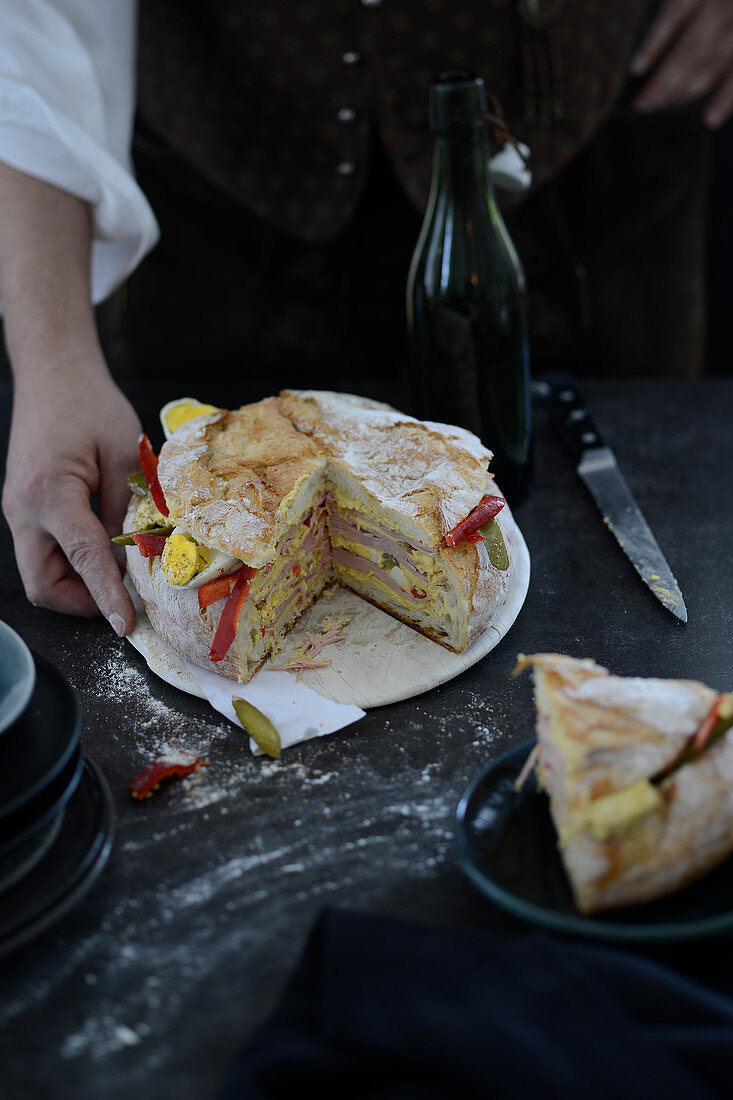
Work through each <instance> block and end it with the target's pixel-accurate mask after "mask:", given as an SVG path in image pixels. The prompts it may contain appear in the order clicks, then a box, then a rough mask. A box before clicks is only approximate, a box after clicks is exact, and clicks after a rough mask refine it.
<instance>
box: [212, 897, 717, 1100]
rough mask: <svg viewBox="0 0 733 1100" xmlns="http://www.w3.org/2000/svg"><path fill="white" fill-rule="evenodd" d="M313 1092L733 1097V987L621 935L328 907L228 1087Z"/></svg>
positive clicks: (450, 1098)
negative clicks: (579, 935) (453, 922)
mask: <svg viewBox="0 0 733 1100" xmlns="http://www.w3.org/2000/svg"><path fill="white" fill-rule="evenodd" d="M710 950H715V946H714V945H713V946H711V947H710ZM717 950H720V951H724V953H725V962H726V964H727V965H728V968H729V969H730V963H729V961H728V956H729V954H730V948H729V942H727V941H724V942H723V943H718V948H717ZM701 957H703V956H701ZM708 957H709V956H708ZM719 969H720V968H718V970H719ZM732 991H733V990H732ZM310 1095H316V1096H319V1097H327V1098H330V1097H338V1098H343V1100H367V1098H368V1100H458V1098H460V1100H470V1098H473V1097H487V1098H488V1097H491V1098H492V1100H500V1098H502V1097H511V1098H512V1100H518V1098H520V1100H521V1098H524V1097H529V1098H531V1100H534V1098H541V1100H547V1098H554V1097H558V1098H559V1097H562V1098H563V1100H570V1098H575V1097H578V1098H583V1100H590V1098H593V1100H599V1098H605V1097H609V1098H610V1097H614V1098H624V1100H629V1098H632V1100H633V1098H636V1097H639V1098H642V1097H643V1098H644V1100H655V1098H656V1097H664V1100H678V1098H679V1100H687V1098H688V1097H689V1098H692V1097H695V1098H697V1100H699V1098H707V1097H711V1098H712V1097H715V1098H717V1097H729V1096H733V998H730V997H728V996H727V995H726V994H725V992H723V991H721V990H720V989H717V990H716V989H713V988H709V987H706V985H704V984H702V983H701V982H700V981H698V980H696V979H695V978H693V977H690V976H689V975H686V974H683V973H681V972H680V971H679V970H677V969H674V968H671V967H668V966H665V965H663V964H662V963H660V962H659V961H658V960H655V959H653V958H650V957H648V956H647V955H645V954H644V953H637V952H634V951H627V950H625V949H622V948H617V947H609V946H605V945H599V944H594V943H591V942H583V941H577V940H565V939H562V938H556V937H554V936H549V935H546V934H543V933H540V932H534V931H529V932H525V931H522V932H521V933H519V934H516V935H506V934H502V935H497V934H484V933H478V932H472V931H467V930H457V929H443V928H434V927H427V926H423V925H417V924H412V923H407V922H403V921H397V920H394V919H391V918H383V917H376V916H368V915H364V914H360V913H355V912H351V911H348V910H340V909H327V910H325V911H324V912H323V914H322V915H321V916H320V918H319V920H318V922H317V924H316V926H315V928H314V930H313V932H312V934H311V936H310V939H309V941H308V943H307V945H306V949H305V951H304V954H303V956H302V959H301V961H300V963H299V965H298V967H297V969H296V971H295V973H294V975H293V977H292V979H291V981H290V982H289V984H288V986H287V988H286V990H285V993H284V996H283V998H282V1001H281V1003H280V1006H279V1007H278V1009H277V1010H276V1012H275V1013H274V1015H273V1016H272V1018H271V1019H270V1020H269V1021H268V1022H267V1023H265V1024H264V1026H262V1027H261V1028H260V1029H259V1031H257V1033H256V1034H255V1035H254V1037H253V1038H252V1040H251V1041H250V1042H249V1043H248V1045H247V1046H246V1048H245V1049H244V1050H243V1052H242V1053H241V1055H240V1057H239V1059H238V1060H237V1062H236V1064H235V1065H234V1067H233V1069H232V1071H231V1073H230V1075H229V1077H228V1079H227V1082H226V1084H225V1086H224V1089H223V1091H222V1092H221V1094H220V1100H244V1098H246V1100H250V1098H251V1100H265V1098H266V1100H281V1098H283V1100H284V1098H288V1100H290V1098H293V1100H295V1098H297V1100H301V1098H303V1097H308V1096H310Z"/></svg>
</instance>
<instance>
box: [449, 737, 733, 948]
mask: <svg viewBox="0 0 733 1100" xmlns="http://www.w3.org/2000/svg"><path fill="white" fill-rule="evenodd" d="M533 747H534V741H528V742H525V743H524V744H522V745H518V746H517V747H516V748H513V749H510V750H509V751H508V752H506V753H504V755H503V756H500V757H499V758H498V759H496V760H493V761H491V763H489V764H488V765H487V766H486V767H485V768H483V769H482V771H480V772H479V773H478V775H476V776H475V777H474V779H472V780H471V782H470V783H469V784H468V786H467V787H466V790H465V791H464V792H463V794H462V796H461V799H460V801H459V803H458V806H457V809H456V815H455V842H456V851H457V855H458V859H459V862H460V864H461V867H462V868H463V870H464V871H465V873H466V874H467V875H468V877H469V878H470V879H471V881H472V882H473V883H474V884H475V885H476V886H477V887H478V889H479V890H480V891H481V892H482V893H483V894H485V895H486V896H487V897H488V898H490V899H491V900H492V901H493V902H494V903H495V904H496V905H499V906H500V907H501V908H503V909H505V910H507V911H508V912H509V913H511V914H512V915H513V916H515V917H519V918H520V919H521V920H525V921H528V922H529V923H531V924H535V925H539V926H541V927H544V928H548V929H551V930H553V931H556V932H565V933H568V934H571V935H576V936H586V937H591V938H593V939H603V940H615V941H620V942H652V941H657V942H664V941H668V942H669V941H678V940H691V939H699V938H702V937H705V936H712V935H716V934H718V933H721V932H729V931H731V930H733V858H732V859H727V860H726V861H725V862H724V863H722V864H721V865H720V866H719V867H717V868H715V869H714V870H713V871H709V872H708V873H707V874H706V875H704V876H703V877H702V878H700V879H698V881H697V882H695V883H693V884H692V885H691V886H687V887H685V888H684V889H682V890H678V891H676V892H675V893H672V894H668V895H667V896H666V897H664V898H660V899H659V900H658V901H654V902H648V903H646V904H644V905H635V906H627V907H625V908H623V909H612V910H608V911H607V912H604V913H599V914H598V915H597V916H590V917H586V916H583V914H582V913H580V911H579V910H578V909H577V907H576V905H575V903H574V901H573V896H572V892H571V890H570V884H569V882H568V880H567V877H566V875H565V870H564V868H563V865H562V860H561V858H560V854H559V852H558V848H557V834H556V832H555V827H554V825H553V823H552V818H551V817H550V810H549V802H548V799H547V796H546V795H545V794H544V792H542V791H541V790H540V789H539V788H538V785H537V781H536V779H535V777H534V774H532V775H530V777H529V778H528V780H527V782H526V783H525V784H524V786H523V787H522V788H521V790H519V791H517V790H516V789H515V782H516V780H517V778H518V776H519V774H520V772H521V770H522V765H523V764H524V762H525V761H526V759H527V757H528V755H529V753H530V752H531V750H532V748H533Z"/></svg>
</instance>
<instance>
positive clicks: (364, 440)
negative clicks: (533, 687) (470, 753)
mask: <svg viewBox="0 0 733 1100" xmlns="http://www.w3.org/2000/svg"><path fill="white" fill-rule="evenodd" d="M192 404H193V406H194V407H193V408H192V409H190V410H189V412H193V413H197V412H198V413H199V415H194V416H192V417H191V418H190V419H188V420H185V418H183V419H182V422H181V423H180V426H178V427H177V430H175V431H173V432H171V431H170V425H169V424H168V425H167V427H168V431H167V434H168V435H169V438H168V439H167V441H166V443H165V444H164V445H163V448H162V450H161V452H160V456H159V459H158V458H157V457H156V456H155V455H154V454H153V453H152V449H151V448H150V446H149V444H148V443H147V440H146V439H145V438H144V437H143V439H142V440H141V464H142V467H143V475H144V476H139V475H138V477H137V485H135V484H134V483H133V488H135V489H136V495H134V496H133V498H132V500H131V502H130V507H129V509H128V513H127V517H126V521H125V532H126V541H127V542H128V543H129V544H130V545H129V549H128V572H129V575H130V577H131V579H132V581H133V583H134V585H135V587H136V589H137V591H138V592H139V594H140V596H141V598H142V600H143V603H144V604H145V608H146V610H147V613H148V616H149V618H150V621H151V623H152V625H153V627H154V629H155V630H156V632H157V633H158V634H159V635H160V636H161V637H162V638H163V640H164V641H165V642H167V643H168V645H170V646H171V647H172V648H173V649H174V650H175V651H176V652H177V653H179V654H180V655H181V656H183V657H185V658H187V659H189V660H191V661H193V662H194V663H196V664H199V665H201V666H202V667H208V668H213V669H214V671H217V672H220V673H222V674H223V675H225V676H228V677H232V678H235V679H239V680H243V681H247V680H250V679H251V678H252V676H253V675H254V674H255V672H256V671H257V670H258V669H259V668H260V667H261V665H262V664H263V663H264V661H265V660H267V658H268V657H269V656H270V655H271V654H272V653H273V652H274V651H275V650H276V649H277V648H278V646H279V645H280V643H281V642H282V640H283V638H284V636H285V635H286V633H287V632H288V631H289V630H290V629H291V627H292V626H293V625H294V624H295V623H296V622H297V621H298V619H299V618H300V617H301V615H302V614H303V612H304V611H305V610H306V609H307V608H308V607H309V606H310V605H311V604H312V603H313V601H314V600H316V599H317V598H318V596H319V595H320V594H321V593H322V592H323V590H324V588H325V587H326V586H327V585H330V584H340V585H342V586H344V587H346V588H349V589H352V590H353V591H355V592H357V593H358V594H359V595H360V596H362V597H363V598H364V599H367V600H369V601H371V602H372V603H374V604H376V606H378V607H380V608H382V609H383V610H385V611H386V612H388V613H389V614H390V615H393V616H394V617H396V618H398V619H400V620H401V621H403V622H405V623H407V624H408V625H409V626H411V627H412V628H413V629H415V630H417V631H420V632H421V633H422V634H424V635H426V636H427V637H429V638H431V639H433V640H434V641H436V642H438V643H440V644H441V645H443V646H446V647H447V648H448V649H451V650H454V651H455V652H461V651H463V650H464V649H466V647H467V646H468V645H470V643H471V642H472V641H473V640H474V639H475V638H477V637H478V636H479V635H480V634H482V633H483V632H484V631H485V630H486V629H487V627H488V626H489V624H490V623H491V621H492V619H493V618H494V617H495V615H496V614H497V612H498V610H499V609H500V608H501V606H502V605H503V603H504V602H505V600H506V596H507V593H508V591H509V586H510V582H511V577H512V573H513V569H514V532H515V526H514V520H513V518H512V515H511V512H510V511H509V508H508V506H507V505H506V502H505V501H504V499H503V497H502V496H501V495H500V493H499V491H498V490H497V489H495V488H493V486H492V480H493V479H492V475H491V474H490V473H489V472H488V463H489V460H490V458H491V453H490V451H488V450H486V448H485V447H484V446H483V445H482V443H481V442H480V441H479V440H478V439H477V438H476V437H475V436H473V435H471V434H470V433H469V432H466V431H463V430H462V429H460V428H454V427H451V426H449V425H444V424H433V423H426V422H421V421H418V420H415V419H413V418H412V417H409V416H405V415H404V414H403V413H399V412H397V411H396V410H394V409H392V408H390V407H388V406H386V405H382V404H379V403H377V402H374V401H369V400H367V399H364V398H359V397H354V396H351V395H348V394H336V393H330V392H320V391H285V392H284V393H281V394H280V395H279V396H277V397H269V398H266V399H264V400H263V401H259V402H257V403H255V404H252V405H246V406H244V407H242V408H241V409H237V410H235V411H227V410H225V409H212V408H211V407H210V406H209V407H206V408H203V410H202V409H201V408H200V407H199V408H196V406H195V403H192ZM164 411H165V410H164Z"/></svg>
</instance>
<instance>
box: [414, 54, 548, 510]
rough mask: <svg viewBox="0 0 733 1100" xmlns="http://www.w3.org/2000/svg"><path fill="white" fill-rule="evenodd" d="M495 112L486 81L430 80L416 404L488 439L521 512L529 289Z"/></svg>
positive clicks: (417, 260) (454, 75) (504, 487)
mask: <svg viewBox="0 0 733 1100" xmlns="http://www.w3.org/2000/svg"><path fill="white" fill-rule="evenodd" d="M486 111H487V103H486V89H485V87H484V82H483V80H482V79H481V78H480V77H478V76H476V74H475V73H472V72H468V71H464V70H456V71H450V72H444V73H440V74H439V75H438V76H436V77H435V78H434V79H433V80H432V81H431V84H430V113H429V118H430V128H431V130H432V131H433V133H434V135H435V138H434V142H435V144H434V152H433V171H432V179H431V185H430V196H429V198H428V205H427V209H426V211H425V219H424V221H423V225H422V229H421V231H420V236H419V238H418V242H417V245H416V248H415V252H414V255H413V257H412V263H411V265H410V274H409V277H408V282H407V324H408V330H409V333H410V343H411V367H412V379H411V382H412V397H413V403H414V407H415V413H416V415H417V416H419V417H420V418H421V419H425V420H439V421H443V422H444V423H448V424H458V425H460V426H461V427H462V428H468V429H469V431H472V432H474V433H475V434H476V435H477V436H479V438H480V439H481V440H482V442H483V443H484V445H485V446H486V447H488V448H489V449H490V450H491V451H493V452H494V458H493V459H492V462H491V470H492V471H493V472H494V474H495V475H496V480H497V484H498V486H499V488H500V489H501V491H502V492H504V493H506V495H507V497H508V499H509V501H510V502H513V503H517V502H518V501H520V500H521V499H522V498H523V497H524V496H525V495H526V492H527V489H528V486H529V481H530V477H531V464H532V422H531V405H530V389H529V349H528V342H527V322H526V291H525V278H524V272H523V270H522V266H521V264H520V262H519V259H518V257H517V254H516V252H515V250H514V246H513V245H512V242H511V239H510V238H509V234H508V233H507V230H506V227H505V225H504V222H503V219H502V217H501V214H500V212H499V208H498V206H497V204H496V199H495V198H494V191H493V187H492V184H491V176H490V170H489V149H488V141H487V135H486V124H485V121H484V116H485V114H486Z"/></svg>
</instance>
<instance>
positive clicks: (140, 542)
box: [130, 531, 168, 558]
mask: <svg viewBox="0 0 733 1100" xmlns="http://www.w3.org/2000/svg"><path fill="white" fill-rule="evenodd" d="M130 538H131V539H132V541H133V542H134V543H135V545H136V546H137V548H138V550H139V551H140V553H141V554H142V556H143V557H144V558H157V557H158V556H159V555H160V554H162V553H163V548H164V546H165V540H166V539H167V538H168V536H167V535H145V534H140V533H139V532H137V531H134V532H133V531H131V532H130Z"/></svg>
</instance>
